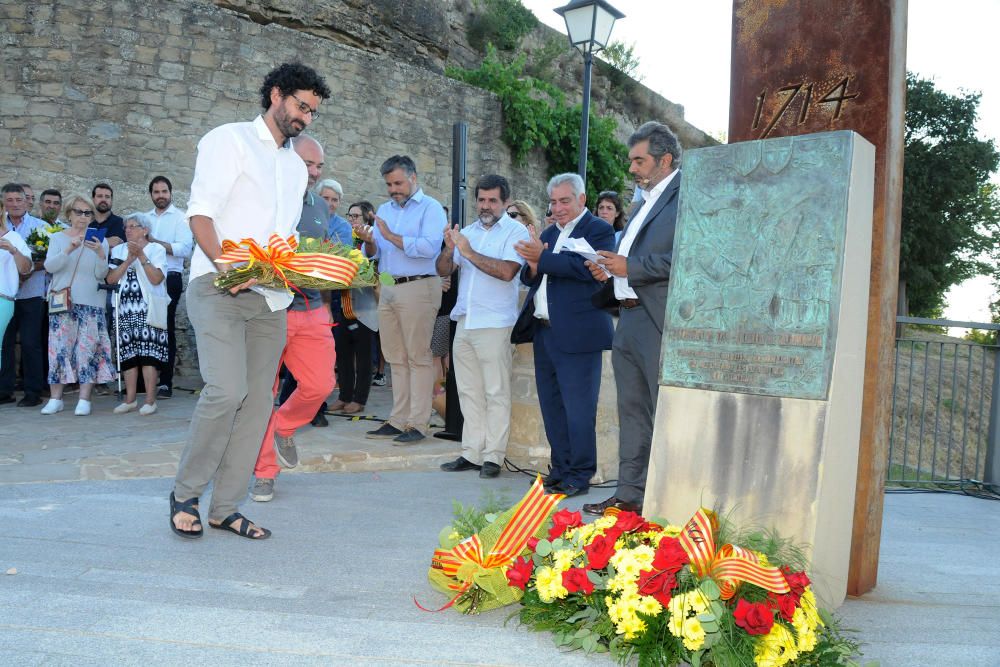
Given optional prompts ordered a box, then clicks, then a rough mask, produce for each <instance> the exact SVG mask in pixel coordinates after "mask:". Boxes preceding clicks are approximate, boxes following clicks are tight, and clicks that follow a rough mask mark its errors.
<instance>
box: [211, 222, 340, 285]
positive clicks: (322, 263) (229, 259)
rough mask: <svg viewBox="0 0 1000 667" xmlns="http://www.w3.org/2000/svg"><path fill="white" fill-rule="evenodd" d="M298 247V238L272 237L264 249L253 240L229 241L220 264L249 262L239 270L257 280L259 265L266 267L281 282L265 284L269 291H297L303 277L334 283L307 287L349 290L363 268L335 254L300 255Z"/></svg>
mask: <svg viewBox="0 0 1000 667" xmlns="http://www.w3.org/2000/svg"><path fill="white" fill-rule="evenodd" d="M298 247H299V244H298V241H297V240H296V239H295V237H294V236H289V237H288V238H287V239H285V238H282V237H281V236H279V235H278V234H271V236H270V238H269V239H268V241H267V245H266V246H264V247H261V245H260V244H259V243H257V241H256V240H254V239H251V238H246V239H243V240H241V241H240V242H239V243H236V242H234V241H230V240H229V239H226V240H225V241H223V242H222V254H221V255H219V257H218V258H217V259H216V261H217V262H224V263H230V264H232V263H237V262H247V265H246V266H244V267H241V268H240V269H238V271H239V272H241V273H243V274H246V278H250V277H257V276H256V275H252V274H253V273H254V271H253V269H254V267H255V266H256V265H262V266H263V267H266V268H267V269H269V270H270V271H272V272H273V273H274V275H275V276H276V277H277V278H278V279H279V280H280V284H279V285H266V284H265V286H267V287H278V286H283V287H286V288H295V287H297V286H298V285H297V284H296V280H295V279H296V278H299V277H300V276H308V277H310V278H314V279H317V280H320V281H325V282H329V283H331V284H330V285H329V286H318V285H312V284H310V285H307V286H308V287H315V288H316V289H336V288H338V287H339V288H343V287H349V286H350V285H351V283H352V282H353V281H354V277H355V276H356V275H357V273H358V268H359V265H358V263H357V262H355V261H353V260H351V259H349V258H348V257H343V256H341V255H338V254H334V253H332V252H296V250H297V249H298ZM331 247H332V246H331ZM289 274H292V275H291V276H290V275H289Z"/></svg>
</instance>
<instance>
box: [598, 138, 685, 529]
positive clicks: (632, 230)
mask: <svg viewBox="0 0 1000 667" xmlns="http://www.w3.org/2000/svg"><path fill="white" fill-rule="evenodd" d="M628 145H629V152H628V157H629V161H630V162H631V166H630V167H629V172H630V173H631V174H632V176H633V177H634V178H635V182H636V185H638V186H640V187H641V188H642V189H643V201H642V204H641V205H640V206H639V208H638V210H637V211H636V212H635V213H634V214H633V216H632V218H631V219H630V220H629V221H628V223H627V225H626V227H625V230H624V232H623V233H622V237H621V240H620V241H619V242H618V248H617V249H616V251H615V252H608V251H599V252H598V254H599V255H601V259H599V260H598V261H597V262H596V263H594V262H587V267H588V268H589V269H590V272H591V274H592V275H593V276H594V278H595V279H596V280H599V281H601V282H604V281H607V280H608V273H610V274H611V280H610V281H608V282H606V283H605V287H604V289H605V291H609V290H613V291H614V299H611V298H610V296H611V295H610V294H608V295H607V296H608V297H609V298H608V299H607V301H612V302H613V301H615V300H617V302H618V304H619V307H620V316H619V318H618V328H617V329H616V330H615V339H614V342H613V343H612V347H611V363H612V366H613V367H614V371H615V385H616V386H617V388H618V488H617V489H616V490H615V493H614V495H612V496H611V497H610V498H608V499H607V500H604V501H602V502H599V503H593V504H587V505H584V506H583V511H584V512H587V513H588V514H597V515H600V514H604V511H605V510H606V509H608V508H609V507H616V508H618V509H619V510H628V511H631V512H637V513H640V514H641V513H642V499H643V496H644V495H645V493H646V471H647V469H648V467H649V449H650V444H651V442H652V439H653V415H654V413H655V411H656V398H657V392H658V386H659V382H658V381H659V375H660V363H659V361H660V357H659V355H658V354H656V351H658V350H659V349H660V340H661V339H662V338H663V318H664V315H665V313H666V308H667V286H668V280H669V279H670V265H671V263H672V260H673V250H674V227H675V224H676V221H677V198H678V192H679V191H680V187H681V177H680V176H681V174H680V170H679V168H680V159H681V147H680V143H679V142H678V141H677V137H676V136H675V135H674V133H673V132H671V131H670V128H668V127H667V126H666V125H662V124H660V123H656V122H649V123H645V124H644V125H643V126H642V127H640V128H639V129H638V130H636V131H635V132H634V133H633V134H632V136H631V137H630V138H629V141H628ZM650 351H653V353H650Z"/></svg>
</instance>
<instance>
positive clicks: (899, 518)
mask: <svg viewBox="0 0 1000 667" xmlns="http://www.w3.org/2000/svg"><path fill="white" fill-rule="evenodd" d="M377 391H378V392H379V395H378V397H377V398H373V401H372V403H371V404H370V406H373V407H372V410H371V411H372V412H377V411H378V407H379V405H380V404H379V403H378V401H379V400H381V401H383V402H382V403H381V406H382V407H383V408H384V407H385V405H386V404H385V400H386V397H387V395H388V392H387V391H385V390H377ZM193 401H194V399H193V397H192V396H191V395H187V396H181V397H179V398H175V399H172V400H171V401H162V402H161V411H160V412H158V413H157V414H156V415H154V416H152V417H149V418H140V417H139V416H138V415H134V414H132V415H127V416H124V417H119V416H114V415H112V414H110V410H111V407H113V405H114V400H113V398H110V397H109V398H102V399H98V400H97V401H96V403H95V408H96V412H95V414H94V415H92V416H90V417H74V416H73V415H72V412H69V413H62V414H60V415H56V416H54V417H49V418H42V417H41V416H40V415H38V414H37V412H35V411H33V410H26V409H23V408H14V407H7V406H5V407H3V408H2V409H0V665H3V666H6V665H18V666H20V665H73V666H80V665H110V664H114V665H143V666H144V667H145V666H148V665H187V664H190V663H192V662H195V663H202V664H211V665H351V666H352V667H361V666H367V665H523V666H533V665H539V666H545V667H549V666H552V665H569V666H572V665H609V664H610V662H609V661H608V660H607V658H606V657H602V656H591V657H587V656H583V655H579V654H566V653H563V652H561V651H559V649H557V648H556V647H555V646H554V645H553V644H552V642H551V639H550V637H549V636H548V635H545V634H535V633H532V632H528V631H525V630H524V629H522V628H519V627H518V626H517V624H516V622H513V621H512V622H509V623H505V620H506V618H507V616H508V611H506V610H499V611H495V612H491V613H487V614H483V615H481V616H477V617H465V616H460V615H458V614H455V613H453V612H451V611H445V612H442V613H439V614H430V613H426V612H422V611H419V610H418V609H417V608H416V607H415V605H414V604H413V597H414V596H416V597H417V599H419V600H420V601H421V602H422V603H424V604H425V605H427V606H430V605H435V604H438V605H439V604H442V603H443V601H444V599H443V596H441V595H440V594H438V593H436V592H435V591H433V590H432V589H430V587H429V586H428V585H427V583H426V579H425V573H426V567H427V563H428V561H429V558H430V553H431V551H432V550H433V547H434V545H435V542H436V536H437V533H438V531H439V529H440V528H441V526H443V525H444V524H445V523H447V522H448V520H449V519H450V516H451V502H452V500H453V499H456V500H460V501H462V502H465V503H470V502H471V503H475V502H476V501H478V500H479V499H480V498H481V493H482V490H483V489H484V488H489V489H494V490H498V491H500V492H501V493H504V494H505V495H506V496H507V497H509V498H510V499H511V500H514V499H516V498H517V497H519V496H520V494H521V493H523V491H524V490H525V489H526V485H527V482H528V480H527V478H525V477H522V476H520V475H516V474H514V473H510V472H506V471H505V472H504V473H503V474H502V475H501V477H500V478H499V479H498V480H490V481H482V480H479V478H478V477H477V476H476V475H475V474H474V473H465V474H445V473H441V472H437V471H432V470H429V468H432V467H434V466H435V464H436V463H437V462H439V461H442V460H446V459H448V458H450V457H452V456H454V455H455V451H456V449H455V447H456V446H455V445H454V443H448V442H444V441H434V442H432V443H428V444H426V445H419V446H416V447H408V448H405V449H404V450H403V451H402V452H400V451H397V450H398V448H395V447H392V446H391V445H388V444H386V443H380V442H375V443H373V442H370V441H365V440H363V439H361V438H360V435H361V433H360V432H362V431H363V430H365V429H367V428H369V427H370V426H371V424H374V423H377V422H369V423H365V422H355V421H348V420H346V419H333V420H332V421H331V427H330V428H327V429H313V428H306V429H305V430H304V431H303V434H302V435H301V437H300V438H299V442H300V444H301V448H302V450H303V454H304V458H305V460H306V461H308V467H309V468H311V469H313V470H317V469H325V470H353V471H355V472H324V473H318V474H301V473H300V472H297V471H296V472H292V473H287V474H285V475H283V476H282V477H281V479H280V481H279V484H278V491H277V496H276V498H275V500H274V501H273V502H271V503H265V504H256V503H251V502H248V503H247V504H246V505H245V506H244V508H243V509H244V511H246V513H247V514H248V515H249V516H251V517H252V518H254V519H256V520H258V521H260V522H261V524H262V525H265V526H268V527H269V528H271V529H272V530H274V536H273V537H272V539H270V540H267V541H265V542H250V541H247V540H242V539H240V538H238V537H236V536H234V535H230V534H227V533H222V532H219V531H212V530H210V531H208V534H207V535H206V536H205V537H204V538H202V539H201V540H197V541H186V540H181V539H179V538H177V537H175V536H174V535H173V534H172V533H171V532H170V530H169V527H168V524H167V522H168V509H167V501H166V497H167V495H168V493H169V490H170V480H169V479H163V478H164V477H169V476H170V475H172V474H173V466H175V465H176V456H177V454H178V453H179V451H180V447H181V446H182V442H183V437H184V431H185V428H186V419H187V414H189V413H190V409H191V407H192V406H193ZM342 457H343V458H342ZM381 465H384V466H385V468H386V469H387V470H388V469H392V468H394V469H398V470H396V471H382V472H379V471H377V470H373V469H375V468H378V467H379V466H381ZM362 470H364V472H361V471H362ZM102 477H103V478H104V479H101V478H102ZM125 477H133V478H135V477H142V478H141V479H121V478H125ZM95 478H97V479H95ZM55 481H58V482H61V483H52V482H55ZM590 496H592V497H591V498H588V497H584V498H577V499H572V500H570V501H566V502H565V503H564V506H566V507H569V508H570V509H578V508H579V506H580V505H581V504H582V502H586V501H588V500H592V499H595V498H597V497H603V493H601V492H594V493H591V494H590ZM204 501H205V499H203V502H204ZM998 552H1000V503H997V502H993V501H987V500H980V499H975V498H969V497H961V496H953V495H931V494H913V495H900V494H892V495H889V496H888V497H887V498H886V509H885V527H884V533H883V545H882V562H881V568H880V576H879V586H878V587H877V588H876V589H875V591H873V592H872V593H869V594H868V595H865V596H864V597H863V598H860V599H851V600H848V601H847V602H846V603H845V605H844V606H843V607H842V608H841V610H840V612H841V614H842V616H843V617H844V619H845V624H846V625H847V626H848V627H852V628H855V629H857V630H858V631H859V638H860V639H861V640H862V641H863V642H864V643H865V644H866V646H865V657H866V659H869V660H878V661H880V663H881V664H882V665H887V666H890V665H893V666H894V665H900V666H907V667H910V666H923V665H926V666H932V665H933V666H935V667H936V666H939V665H945V664H949V665H959V666H966V665H969V666H971V665H975V666H977V667H978V666H997V665H1000V650H998V649H997V647H998V646H1000V603H998V599H1000V560H998V559H997V558H996V554H997V553H998ZM10 569H14V570H16V574H11V575H7V576H4V575H3V574H2V573H3V572H5V571H8V570H10Z"/></svg>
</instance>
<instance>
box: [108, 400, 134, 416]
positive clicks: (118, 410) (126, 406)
mask: <svg viewBox="0 0 1000 667" xmlns="http://www.w3.org/2000/svg"><path fill="white" fill-rule="evenodd" d="M137 407H139V403H138V401H132V402H131V403H124V402H123V403H122V404H121V405H119V406H116V407H115V409H114V410H113V412H114V413H115V414H116V415H123V414H125V413H126V412H132V411H133V410H135V409H136V408H137Z"/></svg>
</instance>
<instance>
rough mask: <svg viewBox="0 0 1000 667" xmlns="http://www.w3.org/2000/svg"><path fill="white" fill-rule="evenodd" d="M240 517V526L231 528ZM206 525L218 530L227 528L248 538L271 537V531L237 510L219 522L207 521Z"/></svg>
mask: <svg viewBox="0 0 1000 667" xmlns="http://www.w3.org/2000/svg"><path fill="white" fill-rule="evenodd" d="M240 519H243V523H241V524H240V527H239V528H233V524H234V523H236V522H237V521H239V520H240ZM208 525H209V526H210V527H212V528H217V529H219V530H228V531H229V532H230V533H233V534H235V535H239V536H240V537H245V538H247V539H248V540H266V539H267V538H269V537H271V531H269V530H268V529H267V528H261V527H260V526H258V525H257V524H255V523H253V522H252V521H250V519H248V518H246V517H245V516H243V515H242V514H240V513H239V512H233V513H232V514H230V515H229V516H227V517H226V518H225V519H223V520H222V523H220V524H214V523H212V522H211V521H209V522H208ZM250 531H260V532H259V533H256V534H252V533H251V532H250Z"/></svg>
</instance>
